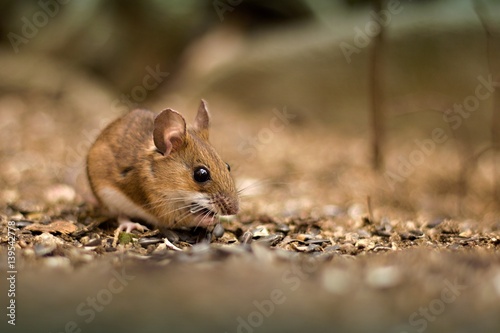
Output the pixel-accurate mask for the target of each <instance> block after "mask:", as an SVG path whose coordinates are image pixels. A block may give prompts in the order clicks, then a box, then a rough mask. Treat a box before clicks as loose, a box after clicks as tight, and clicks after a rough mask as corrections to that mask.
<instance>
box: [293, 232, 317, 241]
mask: <svg viewBox="0 0 500 333" xmlns="http://www.w3.org/2000/svg"><path fill="white" fill-rule="evenodd" d="M295 238H296V239H297V240H299V241H301V242H305V241H308V240H310V239H314V235H309V234H298V235H297V237H295Z"/></svg>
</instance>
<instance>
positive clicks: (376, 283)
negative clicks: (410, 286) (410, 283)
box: [366, 266, 402, 289]
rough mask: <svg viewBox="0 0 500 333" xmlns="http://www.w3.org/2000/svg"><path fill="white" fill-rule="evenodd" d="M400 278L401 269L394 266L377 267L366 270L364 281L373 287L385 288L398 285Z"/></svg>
mask: <svg viewBox="0 0 500 333" xmlns="http://www.w3.org/2000/svg"><path fill="white" fill-rule="evenodd" d="M401 280H402V275H401V271H400V270H399V268H397V267H395V266H385V267H377V268H373V269H371V270H370V271H368V273H367V275H366V282H367V283H368V285H370V286H371V287H373V288H377V289H386V288H391V287H394V286H396V285H398V284H399V283H400V282H401Z"/></svg>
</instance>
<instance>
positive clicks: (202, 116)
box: [194, 100, 210, 140]
mask: <svg viewBox="0 0 500 333" xmlns="http://www.w3.org/2000/svg"><path fill="white" fill-rule="evenodd" d="M209 125H210V114H209V113H208V109H207V103H206V102H205V101H204V100H201V103H200V107H199V108H198V113H197V114H196V118H195V119H194V129H195V130H196V131H197V132H198V133H199V134H200V135H201V136H202V137H203V138H205V139H206V140H208V127H209Z"/></svg>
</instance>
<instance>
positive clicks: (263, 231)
mask: <svg viewBox="0 0 500 333" xmlns="http://www.w3.org/2000/svg"><path fill="white" fill-rule="evenodd" d="M252 236H253V238H259V237H266V236H269V231H268V230H267V228H266V227H265V226H262V225H261V226H258V227H256V228H255V229H253V230H252Z"/></svg>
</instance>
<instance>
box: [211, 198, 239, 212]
mask: <svg viewBox="0 0 500 333" xmlns="http://www.w3.org/2000/svg"><path fill="white" fill-rule="evenodd" d="M215 202H216V203H217V207H218V208H219V210H220V212H219V213H220V215H236V214H237V213H238V211H239V209H240V203H239V200H238V198H232V197H230V196H228V195H218V196H217V197H216V200H215Z"/></svg>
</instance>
